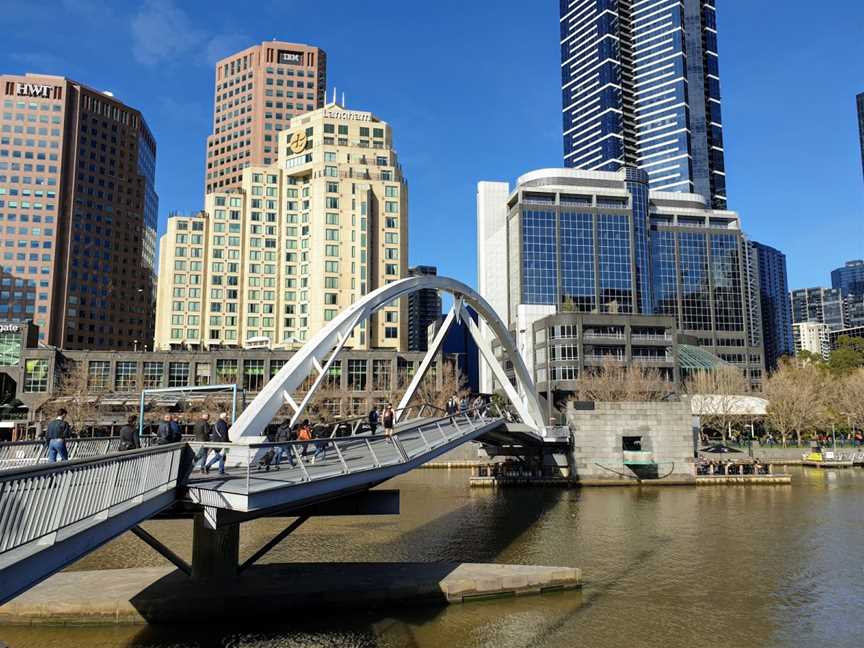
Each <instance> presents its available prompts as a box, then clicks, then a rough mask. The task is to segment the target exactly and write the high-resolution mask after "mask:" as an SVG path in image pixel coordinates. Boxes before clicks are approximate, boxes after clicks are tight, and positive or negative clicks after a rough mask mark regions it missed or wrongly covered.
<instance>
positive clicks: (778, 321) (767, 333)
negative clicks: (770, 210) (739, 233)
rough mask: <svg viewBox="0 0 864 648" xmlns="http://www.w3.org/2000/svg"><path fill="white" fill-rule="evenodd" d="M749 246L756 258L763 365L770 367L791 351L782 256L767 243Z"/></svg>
mask: <svg viewBox="0 0 864 648" xmlns="http://www.w3.org/2000/svg"><path fill="white" fill-rule="evenodd" d="M750 247H751V252H752V253H753V254H754V255H755V256H756V259H757V261H758V270H759V295H760V301H761V304H760V306H761V312H762V334H763V336H764V340H765V365H766V367H767V368H768V369H772V370H773V369H775V368H776V367H777V362H778V361H779V359H780V358H781V357H782V356H791V355H794V354H795V345H794V342H793V339H792V309H791V306H790V303H789V298H788V295H789V284H788V281H787V279H786V255H785V254H783V253H782V252H781V251H780V250H777V249H776V248H773V247H771V246H770V245H764V244H763V243H757V242H755V241H752V242H751V243H750Z"/></svg>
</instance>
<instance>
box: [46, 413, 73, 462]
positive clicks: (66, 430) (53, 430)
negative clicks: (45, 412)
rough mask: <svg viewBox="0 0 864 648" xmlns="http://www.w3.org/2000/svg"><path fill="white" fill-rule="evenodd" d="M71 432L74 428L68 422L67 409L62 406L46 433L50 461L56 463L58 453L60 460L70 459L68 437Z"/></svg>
mask: <svg viewBox="0 0 864 648" xmlns="http://www.w3.org/2000/svg"><path fill="white" fill-rule="evenodd" d="M71 433H72V430H71V429H70V427H69V424H68V423H67V422H66V410H65V409H63V408H62V407H61V408H60V410H59V411H58V412H57V418H55V419H54V420H53V421H51V422H50V423H49V424H48V431H47V432H46V433H45V439H46V440H47V441H48V461H50V462H51V463H54V462H55V461H57V455H60V461H66V460H67V459H69V453H68V452H67V451H66V438H67V437H69V436H70V435H71Z"/></svg>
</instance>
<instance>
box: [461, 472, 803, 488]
mask: <svg viewBox="0 0 864 648" xmlns="http://www.w3.org/2000/svg"><path fill="white" fill-rule="evenodd" d="M469 483H470V486H471V488H500V487H519V486H559V487H563V488H586V487H587V488H595V487H601V488H603V487H616V486H623V487H626V488H636V487H639V488H643V487H646V486H647V487H654V486H721V485H723V486H731V485H745V484H749V485H754V484H756V485H764V486H767V485H772V484H791V483H792V476H791V475H787V474H785V473H780V474H772V475H699V476H697V477H695V478H692V479H643V480H641V481H640V480H638V479H568V478H565V477H548V478H546V477H526V478H507V477H504V478H501V477H470V478H469Z"/></svg>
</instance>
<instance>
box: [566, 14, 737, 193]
mask: <svg viewBox="0 0 864 648" xmlns="http://www.w3.org/2000/svg"><path fill="white" fill-rule="evenodd" d="M560 9H561V87H562V103H563V115H564V161H565V165H566V166H568V167H573V168H577V169H585V170H597V171H616V170H618V169H619V168H621V167H622V166H634V167H639V168H640V169H643V170H644V171H645V172H646V173H647V174H648V178H649V186H650V188H651V189H652V190H655V191H674V192H684V193H698V194H701V195H702V196H703V197H705V199H706V200H707V201H708V203H709V204H710V205H711V206H712V207H714V208H716V209H725V207H726V177H725V168H724V162H723V120H722V117H721V113H720V77H719V66H718V60H717V28H716V18H715V8H714V0H560Z"/></svg>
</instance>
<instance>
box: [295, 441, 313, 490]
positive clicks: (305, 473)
mask: <svg viewBox="0 0 864 648" xmlns="http://www.w3.org/2000/svg"><path fill="white" fill-rule="evenodd" d="M291 449H292V450H293V451H294V456H295V457H297V463H299V464H300V470H301V471H302V472H303V481H307V482H308V481H311V480H310V479H309V471H308V470H306V466H305V465H304V464H303V456H302V455H301V454H300V451H299V450H298V449H297V446H296V445H292V446H291Z"/></svg>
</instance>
